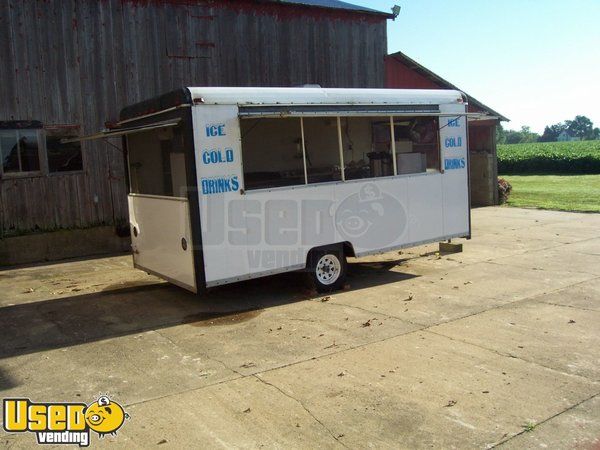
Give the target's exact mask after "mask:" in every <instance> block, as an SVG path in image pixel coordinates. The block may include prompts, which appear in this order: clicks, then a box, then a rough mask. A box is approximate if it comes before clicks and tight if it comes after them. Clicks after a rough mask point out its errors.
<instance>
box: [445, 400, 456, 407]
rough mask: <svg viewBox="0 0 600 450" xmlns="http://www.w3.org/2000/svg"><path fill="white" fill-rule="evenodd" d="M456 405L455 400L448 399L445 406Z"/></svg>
mask: <svg viewBox="0 0 600 450" xmlns="http://www.w3.org/2000/svg"><path fill="white" fill-rule="evenodd" d="M454 405H456V400H450V401H449V402H448V403H446V405H445V407H446V408H450V407H451V406H454Z"/></svg>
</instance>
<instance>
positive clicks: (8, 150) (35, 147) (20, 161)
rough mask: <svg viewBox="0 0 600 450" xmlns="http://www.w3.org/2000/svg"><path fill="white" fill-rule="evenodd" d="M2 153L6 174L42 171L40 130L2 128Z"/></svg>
mask: <svg viewBox="0 0 600 450" xmlns="http://www.w3.org/2000/svg"><path fill="white" fill-rule="evenodd" d="M0 154H1V155H2V172H3V173H4V175H10V174H31V173H38V172H40V130H39V129H37V128H22V129H11V128H8V129H7V128H3V129H0Z"/></svg>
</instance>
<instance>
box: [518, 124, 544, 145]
mask: <svg viewBox="0 0 600 450" xmlns="http://www.w3.org/2000/svg"><path fill="white" fill-rule="evenodd" d="M539 138H540V135H539V134H537V133H534V132H533V131H531V128H530V127H527V126H522V127H521V143H528V142H537V140H538V139H539Z"/></svg>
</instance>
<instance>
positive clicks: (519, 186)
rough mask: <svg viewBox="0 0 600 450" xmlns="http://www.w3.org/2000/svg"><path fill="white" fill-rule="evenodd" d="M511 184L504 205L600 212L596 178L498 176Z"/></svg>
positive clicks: (599, 188) (597, 177)
mask: <svg viewBox="0 0 600 450" xmlns="http://www.w3.org/2000/svg"><path fill="white" fill-rule="evenodd" d="M500 177H502V178H504V179H506V180H507V181H508V182H509V183H510V184H511V185H512V192H511V194H510V196H509V198H508V205H510V206H517V207H524V208H540V209H556V210H560V211H582V212H600V175H500Z"/></svg>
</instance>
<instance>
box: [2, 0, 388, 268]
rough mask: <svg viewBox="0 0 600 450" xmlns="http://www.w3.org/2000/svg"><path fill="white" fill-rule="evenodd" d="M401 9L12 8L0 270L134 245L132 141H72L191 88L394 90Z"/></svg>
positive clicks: (21, 4) (95, 1) (296, 1)
mask: <svg viewBox="0 0 600 450" xmlns="http://www.w3.org/2000/svg"><path fill="white" fill-rule="evenodd" d="M392 17H393V16H392V15H391V14H388V13H383V12H380V11H375V10H371V9H368V8H363V7H359V6H355V5H351V4H348V3H345V2H341V1H336V0H274V1H268V0H84V1H81V0H44V1H41V0H5V1H3V2H0V59H1V61H2V64H0V80H2V83H0V152H1V154H2V164H1V165H0V264H11V263H12V264H14V263H23V262H30V261H40V260H47V259H59V258H65V257H70V256H82V255H86V254H93V253H98V252H111V251H118V250H122V249H126V248H127V247H128V245H129V243H128V239H127V236H126V235H127V233H128V226H127V222H128V218H127V217H128V216H127V203H126V198H127V196H126V188H125V181H124V177H125V174H124V165H123V155H122V151H121V148H120V142H118V141H115V142H107V141H104V142H103V141H94V142H82V143H81V144H76V143H71V144H62V143H61V140H62V139H64V138H69V137H77V136H81V135H85V134H90V133H93V132H96V131H97V130H99V129H101V128H103V127H104V126H105V121H107V120H108V121H112V120H116V119H117V118H118V113H119V110H120V109H121V108H122V107H123V106H124V105H128V104H132V103H136V102H139V101H141V100H144V99H147V98H151V97H154V96H156V95H159V94H162V93H164V92H168V91H171V90H173V89H176V88H180V87H182V86H217V85H218V86H297V85H303V84H320V85H321V86H323V87H374V88H381V87H384V82H385V71H384V65H383V60H384V57H385V55H386V50H387V40H386V22H387V20H388V19H390V18H392ZM57 230H62V231H57ZM50 231H53V232H52V233H47V232H50Z"/></svg>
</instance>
